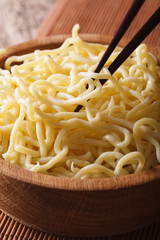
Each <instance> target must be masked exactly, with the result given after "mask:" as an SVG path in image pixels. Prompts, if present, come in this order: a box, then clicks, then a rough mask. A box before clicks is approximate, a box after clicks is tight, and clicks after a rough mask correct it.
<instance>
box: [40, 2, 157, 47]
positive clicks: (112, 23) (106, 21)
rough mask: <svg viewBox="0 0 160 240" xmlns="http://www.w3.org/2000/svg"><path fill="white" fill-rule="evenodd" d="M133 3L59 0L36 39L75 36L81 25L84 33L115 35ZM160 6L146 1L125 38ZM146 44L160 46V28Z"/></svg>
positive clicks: (133, 32)
mask: <svg viewBox="0 0 160 240" xmlns="http://www.w3.org/2000/svg"><path fill="white" fill-rule="evenodd" d="M132 2H133V1H131V0H57V1H56V2H55V4H54V6H53V8H52V9H51V11H50V12H49V14H48V16H47V17H46V19H45V20H44V22H43V23H42V25H41V26H40V28H39V30H38V33H37V35H36V37H43V36H50V35H53V34H61V33H71V30H72V27H73V25H74V24H76V23H79V24H80V32H81V33H100V34H107V35H111V36H113V34H114V33H115V32H116V30H117V28H118V27H119V25H120V22H122V19H123V18H124V16H125V14H126V12H127V11H128V9H129V7H130V6H131V3H132ZM159 6H160V0H146V1H145V3H144V4H143V6H142V8H141V9H140V11H139V12H138V14H137V16H136V18H135V19H134V21H133V23H132V24H131V26H130V28H129V29H128V31H127V32H126V34H125V35H124V37H125V38H127V39H130V38H132V37H133V36H134V34H135V33H136V32H137V31H138V30H139V29H140V28H141V27H142V26H143V24H144V23H145V22H146V21H147V20H148V18H149V17H150V16H151V15H152V14H153V13H154V11H155V10H156V9H157V8H158V7H159ZM145 42H146V43H150V44H155V45H157V46H160V27H159V26H157V27H156V28H155V29H154V30H153V32H152V33H151V34H150V35H149V36H148V37H147V38H146V40H145Z"/></svg>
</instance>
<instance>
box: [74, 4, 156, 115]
mask: <svg viewBox="0 0 160 240" xmlns="http://www.w3.org/2000/svg"><path fill="white" fill-rule="evenodd" d="M134 3H135V2H134ZM134 3H133V5H134ZM133 5H132V6H131V8H130V10H129V12H130V11H131V9H132V7H133ZM139 7H140V6H139ZM127 15H128V14H127ZM127 15H126V17H127ZM126 17H125V19H126ZM125 19H124V20H125ZM132 19H133V18H132ZM159 22H160V7H159V8H158V9H157V10H156V11H155V12H154V14H153V15H152V16H151V17H150V18H149V20H148V21H147V22H146V23H145V24H144V25H143V27H142V28H141V29H140V30H139V31H138V33H137V34H136V35H135V36H134V37H133V38H132V39H131V41H130V42H129V43H128V44H127V46H126V47H125V48H124V49H123V50H122V51H121V53H120V54H119V55H118V56H117V58H116V59H115V60H114V61H113V62H112V64H111V65H110V66H109V67H108V70H109V72H110V73H111V74H113V73H114V72H115V71H116V70H117V69H118V68H119V66H120V65H121V64H122V63H123V62H124V61H125V60H126V59H127V58H128V57H129V56H130V54H131V53H132V52H133V51H134V50H135V49H136V48H137V47H138V46H139V44H140V43H141V42H142V41H143V40H144V39H145V38H146V37H147V36H148V35H149V34H150V33H151V32H152V30H153V29H154V28H155V27H156V26H157V25H158V23H159ZM128 24H130V22H128ZM120 29H121V26H120ZM119 31H120V30H119V29H118V31H117V33H116V35H115V37H114V38H116V39H119V37H117V34H119ZM121 36H123V34H122V35H121ZM113 40H114V39H113ZM116 41H117V40H116ZM111 43H112V42H111ZM111 48H112V47H111ZM106 52H107V51H106ZM106 59H108V53H107V54H106V53H105V54H104V55H103V57H102V59H101V60H100V62H99V64H98V66H97V68H98V70H97V71H98V72H99V71H100V70H101V69H102V68H103V66H104V64H105V62H106V61H107V60H106ZM97 68H96V69H97ZM95 72H96V70H95ZM93 80H94V79H93ZM106 81H107V79H100V82H101V84H102V85H104V84H105V82H106ZM87 101H89V99H88V100H87ZM82 107H83V105H78V106H77V107H76V108H75V110H74V112H79V111H80V110H81V108H82Z"/></svg>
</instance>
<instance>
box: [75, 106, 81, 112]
mask: <svg viewBox="0 0 160 240" xmlns="http://www.w3.org/2000/svg"><path fill="white" fill-rule="evenodd" d="M82 108H83V105H78V106H77V107H76V108H75V109H74V112H79V111H80V110H81V109H82Z"/></svg>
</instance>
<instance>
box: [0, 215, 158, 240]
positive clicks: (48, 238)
mask: <svg viewBox="0 0 160 240" xmlns="http://www.w3.org/2000/svg"><path fill="white" fill-rule="evenodd" d="M159 227H160V221H159V222H156V223H154V224H152V225H150V226H148V227H144V228H143V229H140V230H137V231H134V232H130V233H127V234H123V235H119V236H111V237H105V238H92V240H160V231H159V230H160V229H159ZM74 239H76V240H80V239H81V240H82V238H66V237H63V236H56V235H53V234H49V233H45V232H40V231H38V230H36V229H33V228H30V227H27V226H25V225H23V224H21V223H19V222H17V221H15V220H13V219H12V218H10V217H8V216H7V215H6V214H4V213H3V212H0V240H74ZM84 239H85V238H83V240H84ZM86 240H87V239H86ZM88 240H89V239H88ZM90 240H91V239H90Z"/></svg>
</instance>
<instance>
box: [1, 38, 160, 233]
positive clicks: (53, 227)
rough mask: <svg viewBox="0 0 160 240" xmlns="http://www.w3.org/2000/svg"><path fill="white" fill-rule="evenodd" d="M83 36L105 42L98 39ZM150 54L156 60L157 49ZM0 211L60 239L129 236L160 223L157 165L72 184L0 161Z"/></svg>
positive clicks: (50, 43)
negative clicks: (135, 231) (145, 227)
mask: <svg viewBox="0 0 160 240" xmlns="http://www.w3.org/2000/svg"><path fill="white" fill-rule="evenodd" d="M65 38H66V36H53V37H48V38H44V39H39V40H33V41H29V42H27V43H23V44H20V45H17V46H13V47H10V48H8V49H7V50H6V53H5V55H3V56H1V57H0V66H1V67H3V64H4V61H5V59H6V58H8V56H11V55H15V54H19V55H20V54H23V53H28V52H31V51H33V50H34V49H37V48H38V49H45V48H55V47H57V46H59V45H60V44H61V43H62V42H63V41H64V39H65ZM83 38H84V39H85V40H88V41H90V42H101V43H106V42H109V41H110V37H107V36H99V35H92V36H91V35H84V36H83ZM125 43H126V41H123V42H122V44H121V45H122V46H123V45H124V44H125ZM151 51H152V52H153V53H154V54H155V55H157V56H159V57H160V55H159V53H160V48H155V47H154V48H152V49H151ZM0 209H1V210H3V211H4V212H6V213H7V214H8V215H10V216H12V217H13V218H15V219H16V220H18V221H20V222H23V223H25V224H26V225H28V226H34V227H35V228H37V229H40V230H44V231H48V232H52V233H56V234H60V235H64V236H74V237H75V236H76V237H103V236H106V235H116V234H121V233H125V232H129V231H132V230H135V229H138V228H140V227H142V226H145V225H147V224H150V223H152V222H154V221H156V220H158V219H160V166H157V167H156V168H154V169H151V170H147V171H144V172H142V173H138V174H132V175H129V176H123V177H114V178H106V179H86V180H78V179H69V178H58V177H53V176H47V175H43V174H39V173H33V172H30V171H27V170H25V169H22V168H21V167H19V166H16V165H12V164H10V163H8V162H6V161H4V160H3V159H0Z"/></svg>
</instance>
